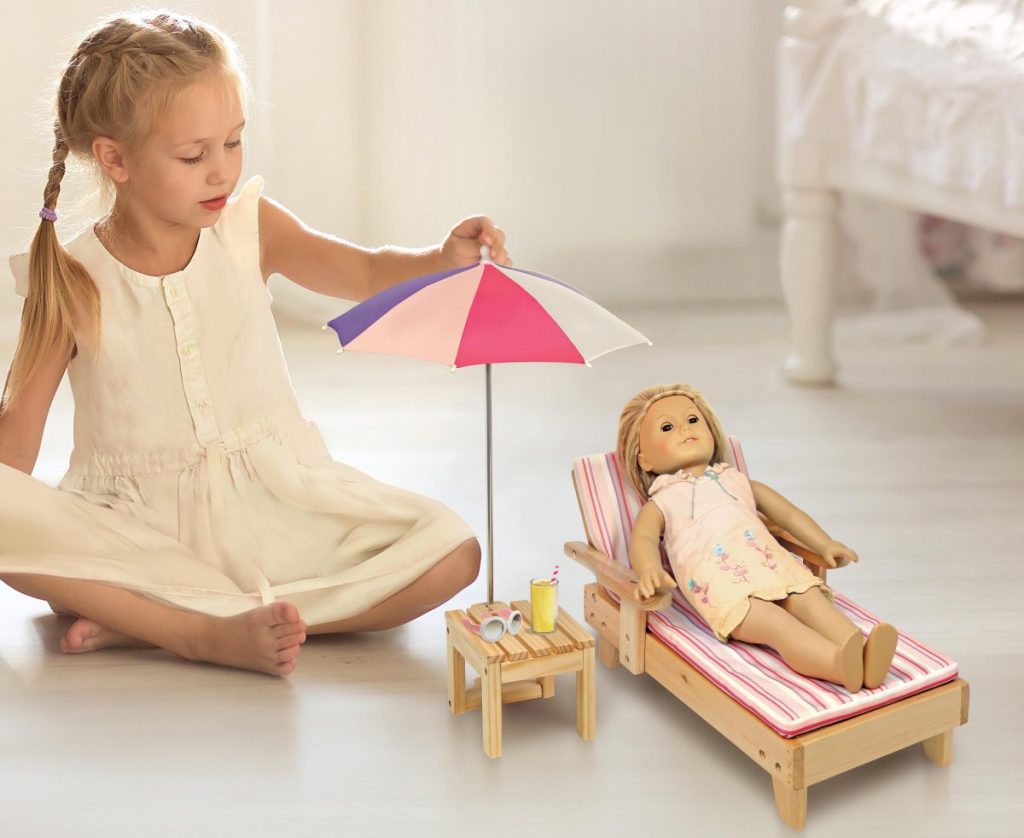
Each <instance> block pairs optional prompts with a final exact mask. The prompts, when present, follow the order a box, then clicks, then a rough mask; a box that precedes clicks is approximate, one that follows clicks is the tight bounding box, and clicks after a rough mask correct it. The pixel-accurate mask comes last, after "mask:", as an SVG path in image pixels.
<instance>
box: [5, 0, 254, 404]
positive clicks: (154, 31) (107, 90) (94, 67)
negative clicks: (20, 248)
mask: <svg viewBox="0 0 1024 838" xmlns="http://www.w3.org/2000/svg"><path fill="white" fill-rule="evenodd" d="M204 78H211V79H215V80H223V81H224V82H226V83H228V84H230V85H233V86H234V89H235V91H236V92H237V93H238V98H239V102H240V104H241V106H242V110H243V113H248V112H249V110H250V109H251V103H252V93H251V89H250V87H249V83H248V80H247V79H246V77H245V73H244V70H243V64H242V60H241V56H240V55H239V53H238V51H237V49H236V47H235V45H234V44H233V43H232V41H231V40H230V39H229V38H228V37H227V36H225V35H224V34H223V33H221V32H220V31H218V30H217V29H215V28H214V27H212V26H210V25H208V24H205V23H202V22H200V21H197V20H194V19H192V18H189V17H185V16H183V15H179V14H176V13H174V12H169V11H165V10H160V11H147V12H137V13H128V14H121V15H117V16H115V17H111V18H108V19H107V20H105V21H103V22H101V23H100V24H99V25H97V26H96V27H95V28H94V29H93V30H92V31H91V32H89V33H88V34H87V35H86V36H85V38H83V40H82V42H81V43H80V44H79V45H78V48H77V49H76V50H75V52H74V54H73V55H72V56H71V59H70V60H69V61H68V63H67V66H66V67H65V68H64V69H63V71H62V72H61V75H60V79H59V82H58V84H57V95H56V116H55V119H54V123H53V133H54V145H53V165H52V166H51V167H50V171H49V174H48V175H47V178H46V185H45V186H44V187H43V206H44V207H46V208H48V209H51V210H54V209H56V207H57V197H58V196H59V195H60V185H61V180H62V179H63V177H64V172H65V163H64V161H65V159H66V158H67V156H68V155H69V154H71V155H72V156H73V158H74V159H76V160H80V161H81V162H82V163H84V164H85V165H86V166H87V167H89V168H91V169H92V171H93V173H94V175H95V176H96V179H97V182H98V183H99V184H100V186H101V189H103V191H104V192H105V193H106V194H107V195H108V197H109V195H110V193H111V191H112V190H111V188H110V184H109V183H108V182H107V180H106V178H105V177H104V176H103V174H102V170H101V168H100V166H99V164H98V161H96V159H95V157H94V156H93V151H92V144H93V140H95V139H96V138H97V137H110V138H112V139H114V140H116V141H118V142H120V143H121V144H122V145H123V147H124V148H125V149H126V150H127V151H128V152H129V153H131V152H134V151H137V150H138V149H139V148H140V147H141V146H142V145H143V144H144V143H145V141H146V140H147V139H148V138H149V136H150V134H151V133H152V130H153V128H154V126H155V123H156V120H157V118H158V116H159V114H160V113H161V112H162V111H164V110H165V109H166V108H168V107H170V106H172V105H173V104H174V103H175V101H176V100H177V98H178V97H179V96H180V94H181V93H182V92H183V91H184V90H185V89H186V88H187V87H189V85H191V84H193V83H195V82H197V81H200V80H202V79H204ZM100 324H101V310H100V295H99V290H98V289H97V287H96V285H95V283H94V282H93V280H92V278H91V277H90V276H89V273H88V271H86V269H85V267H84V266H83V265H82V264H81V263H80V262H78V261H77V260H76V259H74V258H73V257H72V256H71V255H70V254H69V253H68V252H67V251H66V250H65V249H64V247H63V246H62V245H61V243H60V241H59V240H58V238H57V232H56V230H55V228H54V223H53V222H51V221H45V220H44V221H41V222H40V223H39V226H38V228H37V229H36V232H35V235H34V236H33V238H32V244H31V246H30V247H29V290H28V297H27V299H26V300H25V307H24V311H23V313H22V319H21V330H20V333H19V336H18V346H17V349H16V350H15V354H14V361H13V363H12V365H11V370H10V374H9V375H8V379H7V383H6V384H5V385H4V391H3V397H2V398H0V415H2V414H3V413H4V412H6V410H8V409H9V408H10V405H11V404H12V403H13V401H14V400H15V399H16V398H17V396H18V394H19V392H20V391H21V390H22V388H23V387H24V386H25V382H26V381H28V380H29V378H30V377H31V376H32V374H33V373H34V372H35V371H36V369H37V368H38V366H39V364H40V362H41V361H42V359H43V356H44V354H45V353H47V352H49V351H51V350H53V349H54V348H59V351H61V352H65V353H66V356H67V358H68V359H70V358H72V357H74V355H75V353H76V352H77V344H78V340H77V339H76V333H78V334H82V332H83V330H85V329H87V328H88V329H89V330H90V331H91V335H92V340H91V344H92V347H93V352H94V353H95V352H96V351H97V350H98V347H99V342H100V334H101V325H100Z"/></svg>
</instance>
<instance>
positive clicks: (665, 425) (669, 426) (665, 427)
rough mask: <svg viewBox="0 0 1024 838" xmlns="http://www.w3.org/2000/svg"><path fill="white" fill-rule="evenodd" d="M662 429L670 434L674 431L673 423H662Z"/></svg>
mask: <svg viewBox="0 0 1024 838" xmlns="http://www.w3.org/2000/svg"><path fill="white" fill-rule="evenodd" d="M661 429H662V430H663V431H664V432H665V433H668V432H669V431H671V430H672V423H671V422H662V423H661Z"/></svg>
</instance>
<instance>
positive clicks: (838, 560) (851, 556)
mask: <svg viewBox="0 0 1024 838" xmlns="http://www.w3.org/2000/svg"><path fill="white" fill-rule="evenodd" d="M821 555H822V558H824V559H825V563H826V564H827V565H828V566H829V567H844V566H845V565H848V564H849V563H850V562H859V561H860V559H859V558H858V556H857V554H856V553H855V552H854V551H853V550H851V549H850V548H849V547H847V546H846V545H845V544H843V543H842V542H840V541H830V542H829V543H828V544H826V545H825V548H824V549H823V550H822V551H821Z"/></svg>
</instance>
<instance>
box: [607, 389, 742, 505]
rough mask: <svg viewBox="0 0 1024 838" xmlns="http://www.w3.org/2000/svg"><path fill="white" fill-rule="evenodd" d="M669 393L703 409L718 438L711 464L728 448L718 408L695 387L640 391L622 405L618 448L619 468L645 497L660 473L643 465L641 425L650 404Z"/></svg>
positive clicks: (720, 458)
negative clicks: (715, 409)
mask: <svg viewBox="0 0 1024 838" xmlns="http://www.w3.org/2000/svg"><path fill="white" fill-rule="evenodd" d="M669 396H686V398H688V399H690V400H691V401H692V402H693V403H694V405H695V406H696V407H697V410H699V411H700V413H701V415H702V416H703V417H704V421H705V422H707V423H708V428H709V429H710V430H711V436H712V438H713V439H714V441H715V449H714V452H713V453H712V455H711V462H712V463H720V462H722V461H723V460H725V458H726V452H727V451H728V450H729V444H728V441H727V440H726V436H725V432H724V431H723V430H722V423H721V422H719V421H718V416H717V415H715V411H714V410H712V408H711V405H710V404H708V402H707V399H705V398H704V396H703V394H702V393H701V392H700V390H698V389H697V388H696V387H692V386H691V385H689V384H669V385H664V386H660V387H648V388H647V389H646V390H641V391H640V392H639V393H637V394H636V395H635V396H633V398H631V399H630V400H629V401H628V402H626V406H625V407H624V408H622V414H621V415H620V416H619V436H618V442H617V444H616V451H617V452H618V455H619V465H620V468H621V469H622V470H623V471H624V472H625V473H626V475H627V476H628V477H629V482H630V483H632V484H633V488H634V489H636V490H637V491H638V492H639V493H640V496H641V497H643V498H646V497H647V492H648V491H649V490H650V488H651V484H652V483H653V482H654V479H655V477H657V475H656V474H655V473H654V472H651V471H644V470H643V469H642V468H641V467H640V426H641V425H642V424H643V421H644V416H646V415H647V411H648V410H650V408H651V406H652V405H653V404H654V403H655V402H657V401H660V400H661V399H664V398H667V397H669Z"/></svg>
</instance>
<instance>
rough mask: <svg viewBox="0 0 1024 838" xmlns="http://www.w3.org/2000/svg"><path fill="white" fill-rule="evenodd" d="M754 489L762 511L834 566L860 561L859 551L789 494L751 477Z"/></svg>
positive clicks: (751, 485)
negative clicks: (829, 530)
mask: <svg viewBox="0 0 1024 838" xmlns="http://www.w3.org/2000/svg"><path fill="white" fill-rule="evenodd" d="M750 488H751V489H752V490H753V492H754V503H755V504H757V509H758V511H759V512H763V513H764V514H765V515H766V516H768V518H770V519H771V520H772V521H774V522H775V523H776V524H778V525H779V526H780V527H782V528H783V529H786V530H789V532H791V533H793V535H795V536H796V537H797V538H798V539H800V541H802V542H803V543H804V544H806V545H807V546H808V547H810V548H811V549H812V550H813V551H814V552H815V553H818V554H820V555H821V556H822V557H823V558H824V559H825V561H826V562H829V563H831V565H832V567H842V566H843V565H844V564H846V563H847V562H851V561H853V562H856V561H860V559H859V558H858V556H857V554H856V553H855V552H854V551H853V550H851V549H850V548H849V547H847V546H846V545H845V544H843V543H842V542H839V541H836V540H835V539H833V538H832V537H831V536H830V535H829V534H828V533H827V532H825V530H823V529H822V528H821V527H820V526H819V525H818V523H817V522H816V521H815V520H814V519H813V518H812V517H811V516H810V515H808V514H807V513H806V512H804V511H803V510H802V509H799V508H797V507H796V506H794V505H793V504H792V503H790V502H789V501H788V500H786V498H784V497H783V496H782V495H780V494H779V493H778V492H776V491H775V490H774V489H772V488H771V487H769V486H765V485H764V483H758V482H757V481H756V480H751V481H750Z"/></svg>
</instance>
